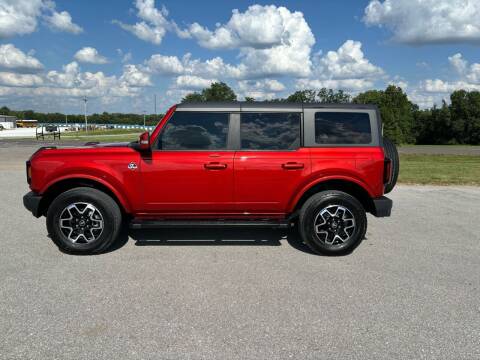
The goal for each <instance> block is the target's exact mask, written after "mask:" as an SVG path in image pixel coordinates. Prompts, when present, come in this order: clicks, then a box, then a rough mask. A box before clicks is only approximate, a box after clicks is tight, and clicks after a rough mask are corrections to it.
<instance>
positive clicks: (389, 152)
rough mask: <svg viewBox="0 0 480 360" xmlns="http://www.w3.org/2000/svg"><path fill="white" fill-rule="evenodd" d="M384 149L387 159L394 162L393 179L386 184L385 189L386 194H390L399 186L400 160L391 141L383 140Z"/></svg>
mask: <svg viewBox="0 0 480 360" xmlns="http://www.w3.org/2000/svg"><path fill="white" fill-rule="evenodd" d="M383 149H384V152H385V157H387V158H389V159H390V160H391V161H392V177H391V179H390V181H389V182H388V183H386V184H385V188H384V192H385V194H388V193H389V192H390V191H392V190H393V188H394V187H395V185H396V184H397V179H398V173H399V171H400V159H399V157H398V150H397V147H396V146H395V144H394V143H393V142H392V141H391V140H389V139H387V138H383Z"/></svg>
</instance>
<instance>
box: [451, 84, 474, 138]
mask: <svg viewBox="0 0 480 360" xmlns="http://www.w3.org/2000/svg"><path fill="white" fill-rule="evenodd" d="M450 100H451V106H450V108H451V113H452V133H453V136H454V137H455V140H456V141H457V142H458V143H460V144H479V143H480V92H478V91H470V92H469V91H465V90H457V91H454V92H453V93H452V94H451V95H450Z"/></svg>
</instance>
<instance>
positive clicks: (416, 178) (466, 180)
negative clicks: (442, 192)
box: [398, 154, 480, 185]
mask: <svg viewBox="0 0 480 360" xmlns="http://www.w3.org/2000/svg"><path fill="white" fill-rule="evenodd" d="M398 181H399V182H401V183H406V184H436V185H480V156H468V155H418V154H415V155H413V154H412V155H410V154H409V155H406V154H404V155H400V175H399V180H398Z"/></svg>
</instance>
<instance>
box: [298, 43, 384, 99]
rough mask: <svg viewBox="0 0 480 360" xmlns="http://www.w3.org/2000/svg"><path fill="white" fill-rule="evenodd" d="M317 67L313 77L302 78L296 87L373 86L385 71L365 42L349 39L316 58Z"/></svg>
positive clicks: (354, 87)
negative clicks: (366, 52)
mask: <svg viewBox="0 0 480 360" xmlns="http://www.w3.org/2000/svg"><path fill="white" fill-rule="evenodd" d="M314 68H315V70H314V71H313V73H312V76H311V77H309V78H303V79H298V80H297V83H296V87H297V88H298V89H305V88H314V89H319V88H323V87H326V88H331V89H343V90H350V91H361V90H366V89H370V88H372V87H373V86H374V83H375V81H377V80H380V79H382V78H383V77H384V76H385V72H384V71H383V70H382V68H380V67H378V66H376V65H373V64H372V63H371V62H370V61H369V60H368V59H367V58H365V55H364V53H363V51H362V43H361V42H359V41H353V40H347V41H346V42H345V43H344V44H343V45H342V46H340V47H339V48H338V50H337V51H329V52H327V54H325V55H324V56H321V55H318V56H316V57H315V59H314Z"/></svg>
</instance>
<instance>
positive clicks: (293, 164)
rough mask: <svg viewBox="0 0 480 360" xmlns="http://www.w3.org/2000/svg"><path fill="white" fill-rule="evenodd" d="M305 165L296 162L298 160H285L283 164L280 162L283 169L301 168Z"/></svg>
mask: <svg viewBox="0 0 480 360" xmlns="http://www.w3.org/2000/svg"><path fill="white" fill-rule="evenodd" d="M304 167H305V165H304V164H303V163H298V162H287V163H285V164H282V168H283V169H284V170H297V169H303V168H304Z"/></svg>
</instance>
